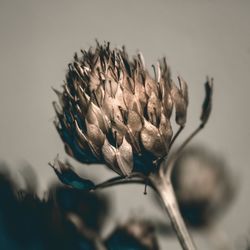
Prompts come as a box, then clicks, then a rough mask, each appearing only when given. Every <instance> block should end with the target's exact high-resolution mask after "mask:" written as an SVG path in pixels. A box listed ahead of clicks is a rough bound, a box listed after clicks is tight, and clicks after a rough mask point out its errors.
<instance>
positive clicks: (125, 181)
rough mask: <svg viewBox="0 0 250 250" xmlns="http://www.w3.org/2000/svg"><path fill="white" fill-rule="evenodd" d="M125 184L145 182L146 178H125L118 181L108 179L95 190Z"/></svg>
mask: <svg viewBox="0 0 250 250" xmlns="http://www.w3.org/2000/svg"><path fill="white" fill-rule="evenodd" d="M123 184H145V179H140V178H137V179H130V178H123V179H120V180H116V181H107V182H103V183H100V184H98V185H96V186H95V188H94V190H97V189H103V188H108V187H112V186H117V185H123Z"/></svg>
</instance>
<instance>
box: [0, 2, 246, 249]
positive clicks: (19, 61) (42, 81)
mask: <svg viewBox="0 0 250 250" xmlns="http://www.w3.org/2000/svg"><path fill="white" fill-rule="evenodd" d="M249 10H250V2H249V1H247V0H246V1H243V0H241V1H231V0H227V1H226V0H224V1H223V0H221V1H213V0H210V1H209V0H203V1H198V0H190V1H180V0H177V1H176V0H175V1H163V0H161V1H160V0H158V1H153V0H152V1H148V0H147V1H145V0H144V1H142V0H141V1H132V0H126V1H115V0H114V1H97V0H96V1H77V0H74V1H65V0H60V1H59V0H57V1H56V0H54V1H48V0H47V1H38V0H32V1H31V0H30V1H29V0H24V1H18V0H16V1H13V0H12V1H9V0H1V1H0V41H1V42H0V87H1V88H0V114H1V119H0V157H1V158H2V159H4V160H6V161H7V162H9V163H10V164H11V165H12V166H13V168H14V169H18V165H20V162H23V161H28V162H29V163H30V164H31V165H32V166H34V168H35V169H36V171H37V174H38V176H39V181H40V186H41V193H42V192H43V191H44V190H46V186H47V183H48V182H50V181H52V180H54V179H55V176H54V174H53V172H52V171H51V169H50V168H49V167H48V164H47V163H48V162H49V161H51V160H53V159H54V157H55V156H56V154H57V153H59V154H60V156H61V158H62V159H63V158H65V157H66V155H65V153H64V151H63V145H62V143H61V141H60V140H59V136H58V135H57V133H56V131H55V129H54V127H53V124H52V121H53V117H54V112H53V109H52V105H51V103H52V101H53V100H55V99H56V96H55V94H54V93H53V91H52V90H51V87H52V86H53V87H57V88H59V86H60V85H61V84H62V82H63V80H64V75H65V72H66V68H67V63H68V62H69V61H70V60H71V58H72V56H73V53H74V52H75V51H78V52H79V51H80V49H85V48H88V47H89V46H91V45H94V44H95V42H94V39H95V38H98V39H99V41H101V42H102V41H104V40H108V41H111V44H112V46H121V45H123V44H124V45H126V47H127V49H128V51H129V53H130V54H131V55H133V54H134V53H136V52H137V50H138V49H139V50H140V51H142V52H143V54H144V57H145V60H146V63H147V65H148V67H150V65H151V64H152V63H155V62H156V60H157V59H158V58H160V57H162V56H166V58H167V61H168V63H169V65H170V66H171V68H172V73H173V77H176V75H177V74H180V75H181V76H183V78H184V79H185V80H186V81H187V82H188V83H189V91H190V92H189V95H190V105H189V116H188V123H187V127H186V130H185V132H184V133H183V134H182V136H181V138H180V139H179V140H181V139H183V138H185V135H187V134H188V133H189V132H190V131H192V128H194V126H196V125H197V124H198V120H199V115H200V109H201V103H202V100H203V97H204V90H203V82H204V80H205V77H206V75H210V76H213V77H214V79H215V93H214V103H213V113H212V115H211V119H210V121H209V123H208V125H207V127H206V128H205V130H204V131H203V132H202V133H201V134H200V135H199V136H198V137H197V138H196V139H195V141H196V142H202V143H206V144H207V145H208V146H210V147H211V148H212V149H213V150H214V151H215V152H218V153H219V154H222V155H224V156H225V157H226V159H227V161H228V163H229V165H230V166H231V168H232V169H233V171H234V173H235V174H236V178H237V179H238V180H239V184H240V186H239V195H238V197H237V199H236V200H235V203H234V205H233V206H232V207H231V208H230V210H229V211H228V212H227V214H225V217H224V218H223V220H222V221H220V227H221V228H222V229H224V230H226V232H227V234H228V236H229V239H230V240H233V241H234V240H237V239H239V238H242V237H243V236H244V235H245V234H246V232H247V230H248V229H249V225H250V220H249V215H248V208H249V204H250V198H249V187H250V184H249V178H250V169H249V162H250V161H249V160H250V154H249V153H250V152H249V146H250V132H249V127H250V118H249V92H250V83H249V70H250V29H249V23H250V15H249ZM72 163H74V165H75V166H76V169H77V170H78V172H79V173H81V172H82V171H83V170H82V169H83V168H84V169H87V172H88V173H93V175H95V176H99V177H100V178H99V180H100V179H106V177H109V176H113V173H112V172H110V171H109V170H107V169H106V168H105V167H101V166H82V165H80V164H79V163H76V162H74V161H73V160H72ZM16 174H17V175H18V171H16ZM105 192H111V193H112V195H113V196H114V213H113V214H112V216H113V218H114V223H115V222H116V221H119V220H124V219H125V218H127V217H129V216H131V213H132V214H135V215H139V216H141V217H144V216H145V217H148V216H157V217H160V218H166V216H165V217H162V216H163V215H162V214H161V212H159V211H158V209H157V207H155V206H154V205H153V204H152V202H151V201H150V200H149V198H148V197H147V196H143V195H142V193H143V187H142V186H130V187H128V186H126V187H119V188H117V189H114V188H113V189H112V190H106V191H105ZM132 193H133V196H132V195H131V194H132ZM111 228H112V223H110V225H107V232H108V231H109V230H110V229H111ZM194 237H195V240H196V241H197V244H198V246H199V247H200V249H206V247H205V246H207V249H212V246H211V245H209V244H211V243H209V241H210V240H209V239H208V237H207V236H204V235H202V234H194ZM161 245H162V248H163V249H179V244H178V242H177V241H176V239H175V238H171V239H161Z"/></svg>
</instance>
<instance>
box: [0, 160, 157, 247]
mask: <svg viewBox="0 0 250 250" xmlns="http://www.w3.org/2000/svg"><path fill="white" fill-rule="evenodd" d="M21 173H22V181H23V182H24V188H20V183H19V182H20V180H17V179H16V178H14V177H13V175H12V173H11V172H10V171H9V168H8V166H7V165H6V164H4V163H1V164H0V200H1V203H0V249H8V250H24V249H25V250H34V249H36V250H37V249H39V250H50V249H51V250H52V249H53V250H55V249H62V250H64V249H65V250H69V249H70V250H72V249H74V250H95V249H97V250H99V249H103V250H114V249H115V250H119V249H121V250H131V249H135V250H158V243H157V239H156V236H155V235H154V230H153V227H152V226H151V225H150V224H148V223H146V222H143V221H140V222H136V221H129V222H128V223H124V225H123V226H122V227H121V226H118V227H117V228H116V229H114V231H113V232H112V233H111V234H110V235H109V237H108V238H107V239H103V238H102V236H101V235H102V233H101V232H102V230H103V226H104V225H105V221H106V220H107V219H109V214H110V213H111V211H112V207H111V202H110V201H111V197H107V196H106V195H104V194H99V193H98V192H95V193H93V192H84V191H82V190H77V189H72V188H68V187H65V186H61V185H56V184H53V185H51V186H50V187H49V190H48V192H47V193H46V194H44V196H43V197H42V199H40V198H39V197H38V196H37V189H36V184H37V183H36V175H35V173H34V172H33V169H32V167H30V166H25V168H22V171H21Z"/></svg>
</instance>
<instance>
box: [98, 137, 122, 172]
mask: <svg viewBox="0 0 250 250" xmlns="http://www.w3.org/2000/svg"><path fill="white" fill-rule="evenodd" d="M102 154H103V157H104V160H105V162H106V163H107V164H108V166H109V167H110V168H112V169H113V170H114V171H115V172H116V173H118V174H120V175H123V174H122V172H121V170H120V168H119V166H118V164H117V161H116V148H115V147H113V146H112V145H111V144H110V143H109V142H108V140H107V139H105V141H104V144H103V146H102Z"/></svg>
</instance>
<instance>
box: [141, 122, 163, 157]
mask: <svg viewBox="0 0 250 250" xmlns="http://www.w3.org/2000/svg"><path fill="white" fill-rule="evenodd" d="M141 142H142V144H143V146H144V148H145V149H146V150H148V151H149V152H151V153H152V154H154V155H155V156H157V157H160V156H162V155H163V154H165V153H166V150H165V145H164V143H163V142H162V139H161V136H160V134H159V131H158V129H157V128H156V127H155V126H154V125H152V124H151V123H149V122H148V121H146V120H144V126H143V128H142V130H141Z"/></svg>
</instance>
